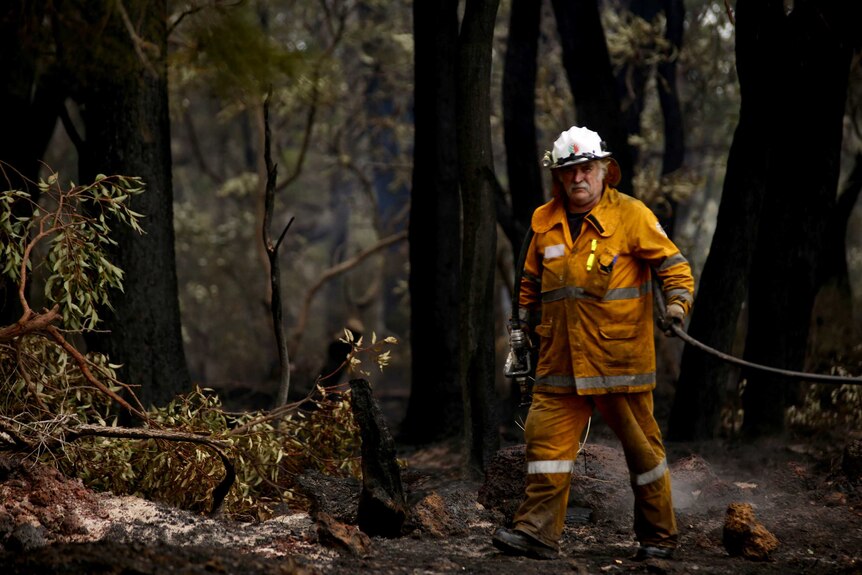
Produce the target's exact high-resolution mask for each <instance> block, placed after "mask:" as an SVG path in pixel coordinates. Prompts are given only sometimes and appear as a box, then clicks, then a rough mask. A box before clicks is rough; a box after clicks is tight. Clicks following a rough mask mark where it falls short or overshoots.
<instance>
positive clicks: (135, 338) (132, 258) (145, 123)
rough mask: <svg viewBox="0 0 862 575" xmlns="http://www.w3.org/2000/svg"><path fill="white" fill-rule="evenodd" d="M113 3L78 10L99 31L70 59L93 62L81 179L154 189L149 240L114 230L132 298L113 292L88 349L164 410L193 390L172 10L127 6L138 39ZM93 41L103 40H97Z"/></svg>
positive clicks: (86, 85) (137, 3)
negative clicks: (181, 289) (172, 110)
mask: <svg viewBox="0 0 862 575" xmlns="http://www.w3.org/2000/svg"><path fill="white" fill-rule="evenodd" d="M114 4H115V3H114V2H108V1H102V2H87V3H82V4H80V5H79V6H78V9H79V13H78V14H77V16H78V17H79V18H80V24H79V25H80V26H85V27H87V26H89V28H85V29H87V30H90V31H91V32H93V33H92V34H84V35H82V34H81V33H80V31H79V30H77V31H75V32H74V34H71V33H70V38H69V39H70V40H71V39H72V38H80V40H79V44H76V45H72V46H71V48H74V49H75V52H74V54H72V53H70V54H68V57H70V58H71V57H75V58H78V59H80V60H82V61H83V60H87V61H89V62H90V65H89V66H86V67H84V68H81V73H82V80H83V81H82V90H81V92H80V93H79V94H77V98H76V99H77V100H78V103H79V104H80V105H81V107H82V117H83V120H84V125H85V132H86V134H85V136H86V141H84V142H83V143H82V144H81V147H80V148H79V153H80V157H79V172H80V178H81V180H82V181H92V180H93V179H94V178H95V176H96V175H97V174H99V173H103V174H125V175H133V176H140V177H141V178H143V180H144V182H145V184H146V191H145V192H144V193H143V194H141V195H140V196H139V197H137V198H135V202H134V203H133V204H132V206H131V207H132V209H134V210H135V211H137V212H140V213H142V214H143V215H144V219H143V221H142V226H143V228H144V230H145V232H146V233H145V234H144V235H139V234H137V233H136V232H134V231H133V230H132V229H131V228H129V227H128V226H117V227H116V231H115V236H114V237H115V238H116V239H117V242H118V245H117V246H116V247H115V248H116V249H115V250H114V252H115V253H114V254H113V257H114V261H115V262H116V264H117V265H118V266H119V267H120V268H122V269H123V270H124V271H125V281H124V291H123V292H118V293H113V294H112V302H111V303H112V304H113V310H112V311H111V310H103V317H105V327H106V328H107V329H108V330H110V333H109V334H100V335H94V337H92V338H88V344H89V345H90V346H91V347H92V348H94V349H97V350H99V351H103V352H107V353H108V355H109V356H110V357H111V360H112V361H113V362H116V363H120V364H122V367H121V368H120V370H119V375H120V378H121V379H122V380H123V381H125V382H127V383H129V384H132V385H137V386H140V392H139V393H138V396H139V398H140V399H141V401H142V402H143V404H144V405H145V406H146V405H151V404H156V405H161V404H164V403H167V402H168V401H170V400H171V399H172V398H173V397H174V396H175V395H176V394H177V393H179V392H181V391H185V390H187V389H188V388H189V386H190V377H189V373H188V369H187V367H186V362H185V353H184V350H183V342H182V337H181V333H180V310H179V298H178V291H177V289H178V288H177V276H176V260H175V255H174V228H173V189H172V182H171V155H170V119H169V116H168V92H167V6H166V2H165V0H160V1H147V0H133V1H132V0H127V1H125V2H123V3H122V7H123V9H124V10H125V11H126V13H127V15H128V17H129V20H130V21H131V22H132V23H133V24H134V25H135V26H136V29H135V35H136V38H133V36H132V34H131V33H130V32H129V30H128V29H127V28H126V25H125V24H124V22H123V18H122V16H121V14H120V13H119V11H118V10H117V9H116V7H115V6H114ZM70 22H71V23H72V24H73V23H74V22H72V20H70ZM91 23H99V24H98V25H99V26H100V28H98V29H94V27H96V26H97V25H96V24H91ZM72 24H70V25H72ZM95 36H98V37H99V42H95V43H94V42H90V41H89V40H90V38H91V37H95ZM135 42H141V44H139V45H136V44H135ZM151 46H153V47H157V49H153V48H151ZM139 50H140V52H139Z"/></svg>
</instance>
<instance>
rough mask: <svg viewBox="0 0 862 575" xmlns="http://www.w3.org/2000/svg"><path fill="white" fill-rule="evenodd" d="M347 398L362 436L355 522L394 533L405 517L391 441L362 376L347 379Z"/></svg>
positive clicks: (376, 532) (372, 531) (371, 530)
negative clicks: (360, 472)
mask: <svg viewBox="0 0 862 575" xmlns="http://www.w3.org/2000/svg"><path fill="white" fill-rule="evenodd" d="M350 395H351V397H350V402H351V405H352V406H353V415H354V417H355V418H356V423H357V424H358V425H359V431H360V436H361V437H362V491H361V492H360V495H359V510H358V513H357V520H358V521H357V522H358V524H359V528H360V529H361V530H362V531H364V532H365V533H367V534H368V535H380V536H383V537H398V536H400V535H401V528H402V527H403V525H404V521H405V519H406V518H407V502H406V500H405V498H404V488H403V487H402V485H401V470H400V469H399V468H398V461H397V460H396V458H395V441H394V440H393V439H392V435H391V434H390V433H389V427H388V426H387V425H386V421H385V420H384V418H383V414H382V413H381V411H380V408H379V407H378V405H377V403H376V402H375V401H374V398H373V397H372V395H371V386H370V385H369V384H368V382H367V381H365V380H364V379H353V380H351V381H350Z"/></svg>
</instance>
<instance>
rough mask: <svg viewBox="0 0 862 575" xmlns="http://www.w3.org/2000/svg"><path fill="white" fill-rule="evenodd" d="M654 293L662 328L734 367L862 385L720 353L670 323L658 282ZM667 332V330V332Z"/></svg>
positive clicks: (858, 381)
mask: <svg viewBox="0 0 862 575" xmlns="http://www.w3.org/2000/svg"><path fill="white" fill-rule="evenodd" d="M653 284H654V285H653V291H654V292H655V302H656V307H658V310H659V319H658V323H659V325H660V326H662V327H664V326H667V329H669V330H670V331H671V332H672V333H673V335H675V336H676V337H678V338H680V339H681V340H682V341H684V342H685V343H687V344H688V345H690V346H692V347H694V348H697V349H699V350H701V351H702V352H704V353H708V354H709V355H712V356H714V357H717V358H718V359H720V360H722V361H724V362H726V363H730V364H733V365H738V366H740V367H746V368H748V369H755V370H757V371H763V372H766V373H772V374H775V375H781V376H783V377H787V378H790V379H800V380H803V381H808V382H813V383H833V384H838V385H842V384H848V385H862V377H845V376H841V375H828V374H821V373H808V372H804V371H792V370H789V369H781V368H778V367H771V366H768V365H762V364H759V363H754V362H751V361H746V360H744V359H740V358H738V357H736V356H733V355H730V354H728V353H724V352H723V351H719V350H717V349H715V348H714V347H710V346H708V345H706V344H705V343H703V342H702V341H699V340H696V339H695V338H693V337H692V336H690V335H689V334H688V333H687V332H686V331H685V329H684V328H683V326H682V325H680V324H678V323H675V322H672V321H668V320H666V319H665V303H664V298H663V297H662V295H661V290H660V289H658V287H657V286H658V281H657V280H654V281H653ZM666 331H667V330H666Z"/></svg>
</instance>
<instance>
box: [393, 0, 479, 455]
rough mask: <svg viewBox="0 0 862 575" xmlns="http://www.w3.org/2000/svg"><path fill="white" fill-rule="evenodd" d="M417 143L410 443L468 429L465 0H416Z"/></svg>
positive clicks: (406, 431) (404, 428) (406, 428)
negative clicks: (462, 353) (459, 92)
mask: <svg viewBox="0 0 862 575" xmlns="http://www.w3.org/2000/svg"><path fill="white" fill-rule="evenodd" d="M413 21H414V33H415V56H414V58H415V69H416V74H415V96H414V97H415V104H414V109H415V146H414V152H413V188H412V191H411V196H410V197H411V199H410V225H409V232H408V233H409V241H410V279H409V282H410V350H411V355H412V359H411V365H412V368H411V378H412V381H411V387H410V402H409V404H408V406H407V414H406V416H405V418H404V422H403V423H402V425H401V434H402V438H401V439H402V440H403V441H405V442H408V443H429V442H431V441H435V440H437V439H441V438H444V437H447V436H456V435H458V434H459V433H461V431H462V429H463V428H464V413H463V399H462V395H461V387H460V381H459V376H458V369H459V342H458V340H459V334H458V321H457V320H456V318H457V317H458V305H459V304H458V302H459V297H460V294H459V278H460V253H461V231H460V229H461V223H460V217H461V206H460V197H459V195H458V152H457V149H456V147H455V146H454V145H453V142H454V141H455V98H456V95H455V78H456V54H457V45H458V0H442V1H439V2H414V3H413Z"/></svg>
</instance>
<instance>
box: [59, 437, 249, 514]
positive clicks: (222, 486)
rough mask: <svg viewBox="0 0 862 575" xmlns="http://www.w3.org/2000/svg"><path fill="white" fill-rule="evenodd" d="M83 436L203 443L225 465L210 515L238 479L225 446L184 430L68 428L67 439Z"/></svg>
mask: <svg viewBox="0 0 862 575" xmlns="http://www.w3.org/2000/svg"><path fill="white" fill-rule="evenodd" d="M82 437H113V438H117V439H163V440H165V441H179V442H187V443H195V444H198V445H203V446H205V447H208V448H210V449H212V450H213V451H215V452H216V454H217V455H218V456H219V458H220V459H221V462H222V465H223V466H224V471H225V474H224V478H223V479H222V480H221V482H219V484H218V485H216V486H215V488H214V489H213V496H212V497H213V501H212V507H211V508H210V515H215V514H217V513H218V512H219V510H221V507H222V504H223V503H224V498H225V497H226V496H227V493H228V491H230V488H231V486H232V485H233V482H234V481H235V480H236V468H235V467H234V465H233V462H232V461H231V460H230V458H229V457H228V456H227V453H225V452H224V450H223V446H222V445H220V444H219V442H218V441H216V440H214V439H209V438H207V437H202V436H200V435H195V434H193V433H186V432H183V431H170V430H166V429H143V428H128V427H106V426H102V425H82V426H80V427H74V428H69V429H66V435H65V441H67V442H68V441H75V440H76V439H81V438H82Z"/></svg>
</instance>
